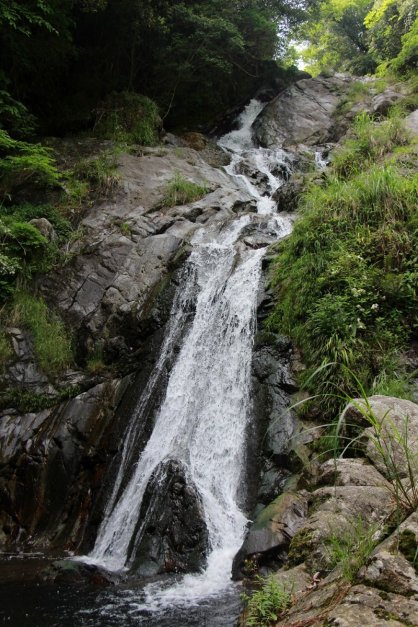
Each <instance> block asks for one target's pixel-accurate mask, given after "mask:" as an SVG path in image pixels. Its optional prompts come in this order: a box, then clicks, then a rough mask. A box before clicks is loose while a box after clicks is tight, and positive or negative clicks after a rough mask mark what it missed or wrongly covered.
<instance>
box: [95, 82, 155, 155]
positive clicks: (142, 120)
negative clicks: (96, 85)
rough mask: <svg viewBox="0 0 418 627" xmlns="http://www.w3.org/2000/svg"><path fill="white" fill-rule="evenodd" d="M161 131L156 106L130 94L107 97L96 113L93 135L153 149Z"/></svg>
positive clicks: (147, 99) (149, 101)
mask: <svg viewBox="0 0 418 627" xmlns="http://www.w3.org/2000/svg"><path fill="white" fill-rule="evenodd" d="M160 127H161V118H160V116H159V114H158V106H157V105H156V104H155V102H153V101H152V100H151V99H150V98H146V97H145V96H140V95H139V94H135V93H132V92H122V93H119V94H118V93H113V94H110V95H109V96H108V97H107V98H106V100H105V101H104V102H102V103H101V104H100V106H99V107H98V108H97V109H96V123H95V126H94V131H95V134H96V135H98V136H99V137H103V138H104V139H112V140H114V141H118V142H125V143H127V144H142V145H145V146H152V145H154V144H156V143H157V142H158V135H159V129H160Z"/></svg>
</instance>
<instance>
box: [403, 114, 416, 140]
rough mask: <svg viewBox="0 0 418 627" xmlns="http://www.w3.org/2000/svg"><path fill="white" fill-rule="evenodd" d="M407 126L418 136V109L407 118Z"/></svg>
mask: <svg viewBox="0 0 418 627" xmlns="http://www.w3.org/2000/svg"><path fill="white" fill-rule="evenodd" d="M405 126H406V128H407V129H409V130H410V131H411V133H413V134H414V135H418V109H415V111H412V113H410V114H409V115H408V116H407V117H406V118H405Z"/></svg>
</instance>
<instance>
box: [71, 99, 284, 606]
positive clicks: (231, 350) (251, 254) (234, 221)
mask: <svg viewBox="0 0 418 627" xmlns="http://www.w3.org/2000/svg"><path fill="white" fill-rule="evenodd" d="M263 106H264V105H263V104H261V103H259V102H258V101H251V103H250V104H249V105H248V107H247V108H246V109H245V110H244V112H243V114H242V115H241V116H240V120H239V122H240V128H239V129H238V130H237V131H233V132H231V133H229V134H228V135H225V136H224V137H223V138H222V139H221V140H220V142H219V143H220V145H221V146H222V147H223V148H224V149H227V150H228V151H230V152H231V153H232V161H231V165H230V166H228V168H226V169H227V171H228V172H229V173H230V174H231V175H232V176H235V177H237V178H239V179H240V180H241V181H242V183H243V185H245V187H246V188H247V189H248V190H249V191H250V192H251V194H252V195H253V196H254V198H256V200H257V205H258V213H259V214H260V213H261V214H273V213H274V212H273V209H274V203H273V201H271V200H270V198H269V197H268V196H266V197H264V196H262V194H261V193H260V192H259V191H258V189H257V187H256V186H255V185H254V184H253V183H251V182H250V181H249V180H248V178H247V177H246V176H244V175H242V174H240V173H239V164H240V161H242V160H245V159H246V158H248V156H249V155H250V154H251V156H252V158H253V160H254V161H255V163H256V165H257V168H258V169H259V171H260V172H262V173H263V174H264V175H265V180H267V183H268V188H269V192H270V193H271V192H273V191H274V190H275V189H276V188H277V187H278V186H279V185H280V184H281V182H282V180H281V179H280V177H278V176H275V175H274V174H273V173H272V170H273V169H274V168H276V169H277V165H282V166H285V167H289V166H290V164H291V158H290V157H289V156H288V155H286V153H284V152H283V151H268V150H263V149H256V148H254V146H253V142H252V138H251V125H252V123H253V121H254V120H255V118H256V116H257V115H258V113H259V112H260V111H261V110H262V108H263ZM260 221H261V218H260V216H257V215H255V214H244V215H242V216H240V217H234V218H231V221H230V222H229V224H227V225H225V226H223V227H222V228H221V227H218V232H217V234H216V235H215V236H213V234H212V231H209V230H208V229H207V228H205V227H204V226H203V227H202V228H201V229H199V230H198V231H197V232H196V234H195V236H194V238H193V240H192V245H193V250H192V253H191V255H190V257H189V260H188V262H187V264H186V268H185V272H184V275H183V281H182V283H181V285H180V287H179V289H178V292H177V296H176V298H175V301H174V305H173V309H172V313H171V322H170V324H169V326H168V330H167V333H166V338H165V341H164V344H163V348H162V352H161V356H160V358H159V360H158V362H157V365H156V368H155V371H154V373H153V375H152V376H151V377H150V380H149V382H148V385H147V388H146V390H145V392H144V394H143V396H142V398H141V400H140V401H139V405H138V407H137V410H136V413H135V416H134V418H133V421H132V424H131V426H130V427H129V428H128V430H127V433H126V436H125V442H124V445H123V450H122V457H121V459H122V461H121V464H120V468H119V474H118V476H117V478H116V481H115V485H114V487H113V490H112V494H111V497H110V499H109V501H108V504H107V508H106V512H105V517H104V520H103V522H102V524H101V526H100V529H99V532H98V535H97V539H96V543H95V546H94V548H93V550H92V552H91V554H90V556H88V559H89V560H90V561H92V562H95V563H99V564H101V565H103V566H105V567H106V568H108V569H110V570H121V569H123V568H129V565H130V563H129V547H130V544H131V539H132V536H133V534H134V533H136V531H135V530H137V529H138V520H137V517H138V512H139V511H140V506H141V502H142V499H143V496H144V493H145V490H146V487H147V485H148V483H149V481H150V479H151V477H152V475H153V472H154V471H155V470H156V469H157V467H159V466H160V464H161V463H162V462H164V461H167V460H170V459H175V460H178V461H180V462H181V463H182V465H183V467H184V468H185V469H186V473H187V475H188V478H189V479H190V481H191V482H192V483H193V484H194V485H195V487H196V488H197V491H198V493H199V495H200V498H201V501H202V505H203V509H204V515H205V522H206V525H207V528H208V534H209V543H210V552H209V555H208V560H207V566H206V569H205V571H204V572H203V573H200V574H198V575H186V576H185V577H184V578H183V579H182V581H181V582H179V583H176V584H175V585H173V586H171V587H169V588H165V589H161V588H160V587H159V586H158V585H156V584H152V585H150V586H148V588H147V590H146V596H147V602H148V607H150V606H152V605H153V604H154V605H157V606H161V605H167V604H172V603H185V602H189V603H190V602H194V601H196V600H197V599H201V598H202V597H205V596H208V595H213V594H216V593H218V592H220V591H222V590H224V589H225V588H226V587H227V586H228V584H229V580H230V571H231V565H232V560H233V557H234V555H235V554H236V552H237V551H238V549H239V547H240V545H241V543H242V541H243V537H244V533H245V528H246V524H247V519H246V517H245V516H244V514H243V512H242V511H241V510H240V508H239V506H238V494H239V488H240V478H241V475H242V471H243V461H244V456H245V434H246V428H247V423H248V420H249V418H250V414H251V411H250V410H251V407H250V383H251V382H250V369H251V351H252V340H253V333H254V327H255V313H256V303H257V292H258V285H259V281H260V275H261V259H262V257H263V255H264V253H265V248H260V249H258V250H253V249H251V248H248V247H246V246H245V245H244V244H243V243H242V242H240V235H241V233H242V232H243V230H244V229H245V228H246V227H248V226H249V225H252V226H253V227H254V228H257V225H258V224H259V223H260ZM264 222H265V220H264ZM268 228H269V229H270V230H273V232H274V233H275V235H276V236H277V237H278V238H279V237H281V236H284V235H286V234H287V233H289V232H290V230H291V220H290V218H289V217H287V216H278V215H271V217H270V218H269V220H268ZM193 298H194V299H195V314H194V318H193V321H192V323H191V325H190V327H189V329H188V331H187V332H186V334H185V337H184V339H183V342H182V346H181V350H180V352H179V354H178V357H177V359H176V361H175V363H174V365H173V367H172V370H171V373H170V377H169V381H168V385H167V390H166V393H165V397H164V400H163V401H162V403H161V406H160V408H159V409H158V412H157V415H156V418H155V425H154V429H153V432H152V435H151V437H150V438H149V441H148V443H147V444H146V446H145V448H144V450H143V452H142V454H141V455H140V457H139V459H137V460H136V462H135V464H136V465H135V468H134V470H133V471H132V470H131V471H130V472H131V476H130V478H129V481H127V482H126V480H125V481H124V475H125V473H126V472H127V471H128V465H129V464H131V463H132V462H131V459H132V453H133V451H134V448H135V446H134V441H135V436H136V429H137V427H136V420H135V418H138V417H139V416H140V415H141V412H142V411H143V408H144V407H145V405H146V403H147V402H148V400H149V397H150V394H151V392H152V388H153V386H154V385H155V383H156V381H157V380H158V377H159V375H160V372H161V369H162V367H163V364H164V362H165V359H166V357H167V354H168V352H169V351H170V346H171V344H172V343H173V340H174V338H176V337H177V338H178V337H179V335H180V331H181V329H182V328H183V323H182V317H183V316H182V314H183V311H184V309H185V308H186V309H187V307H188V303H189V302H190V301H191V300H192V299H193ZM124 483H126V485H125V486H124V488H123V490H122V485H123V484H124ZM83 559H86V558H83Z"/></svg>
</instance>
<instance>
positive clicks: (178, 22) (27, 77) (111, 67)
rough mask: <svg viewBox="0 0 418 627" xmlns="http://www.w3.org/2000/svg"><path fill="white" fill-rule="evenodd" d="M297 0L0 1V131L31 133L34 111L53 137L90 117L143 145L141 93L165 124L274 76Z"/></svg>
mask: <svg viewBox="0 0 418 627" xmlns="http://www.w3.org/2000/svg"><path fill="white" fill-rule="evenodd" d="M306 4H307V3H305V2H304V1H302V2H298V3H295V2H292V1H291V0H285V1H283V0H271V1H269V2H265V1H264V0H252V1H251V2H245V3H239V4H238V5H237V4H236V3H225V2H221V0H204V1H200V0H189V1H188V2H184V1H183V0H176V1H175V2H171V1H168V0H157V1H155V0H138V1H136V2H132V1H131V0H77V2H69V1H66V2H48V3H47V2H44V1H43V0H21V1H19V2H17V1H16V0H11V1H9V0H0V43H1V48H2V58H1V61H0V116H1V117H2V119H3V118H4V122H3V123H4V124H5V129H6V130H8V131H9V132H10V133H11V134H12V135H13V136H15V133H17V132H19V133H21V132H22V131H24V130H26V131H29V132H31V130H33V128H34V121H35V120H34V118H33V115H34V116H36V118H37V121H38V122H39V124H40V127H41V130H42V132H43V133H45V132H46V133H48V134H55V135H57V134H62V133H64V132H68V131H69V132H74V131H78V130H84V129H85V128H88V127H90V126H91V124H92V122H94V118H95V121H96V129H97V130H100V133H101V134H103V135H106V136H112V137H115V135H116V136H118V138H120V137H121V136H123V137H124V141H125V140H127V141H131V139H132V140H133V141H135V142H139V143H152V142H154V141H155V139H156V130H157V128H156V126H157V127H158V124H157V125H156V124H155V123H156V121H157V114H156V106H155V105H154V104H153V102H151V101H154V102H156V105H157V106H158V108H159V110H160V112H161V114H162V115H163V116H164V118H165V120H166V121H167V122H168V123H170V122H171V123H172V124H176V125H182V124H184V123H188V124H190V121H191V120H193V123H195V124H196V123H199V122H200V123H201V122H204V121H207V120H209V119H212V120H213V119H214V118H215V117H216V116H217V115H219V114H222V113H223V112H224V111H226V110H227V109H228V108H230V107H231V106H234V105H235V106H236V105H237V104H239V103H240V102H242V101H243V100H245V98H247V97H249V96H250V95H251V94H252V93H254V91H255V90H256V89H257V87H259V86H260V85H261V84H263V83H265V82H266V81H269V80H270V81H271V82H273V81H274V79H275V78H277V77H282V76H286V74H287V72H286V71H285V70H283V69H281V68H280V67H279V66H278V65H277V63H276V62H275V61H274V60H273V59H274V58H275V55H277V54H278V53H280V54H281V55H283V54H284V52H285V47H286V41H287V39H288V37H289V35H290V29H291V28H292V27H293V26H295V25H296V24H298V23H299V22H300V21H302V20H303V19H304V15H305V11H304V9H305V6H306ZM278 25H280V28H278V27H277V26H278ZM45 95H47V97H45ZM126 105H128V107H126ZM25 107H26V108H27V109H28V110H29V111H30V113H31V114H32V117H30V118H29V117H28V116H27V115H26V110H27V109H26V110H25ZM93 112H95V115H94V113H93ZM92 113H93V115H92ZM132 114H134V115H132ZM137 114H138V115H137Z"/></svg>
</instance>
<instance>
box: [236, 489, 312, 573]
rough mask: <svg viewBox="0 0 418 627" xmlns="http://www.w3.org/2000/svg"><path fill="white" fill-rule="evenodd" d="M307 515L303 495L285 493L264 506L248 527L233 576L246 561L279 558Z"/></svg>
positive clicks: (305, 500)
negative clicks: (265, 556) (265, 555)
mask: <svg viewBox="0 0 418 627" xmlns="http://www.w3.org/2000/svg"><path fill="white" fill-rule="evenodd" d="M307 512H308V498H307V495H306V494H304V493H301V492H299V493H297V494H296V493H292V492H285V493H284V494H282V495H280V496H279V497H277V498H276V499H275V500H274V501H273V502H272V503H270V505H268V506H267V507H265V508H264V509H263V510H262V511H261V512H260V513H259V515H258V516H257V518H256V520H255V522H254V523H253V524H252V525H251V527H250V530H249V532H248V535H247V537H246V539H245V541H244V544H243V545H242V547H241V549H240V551H239V553H238V554H237V556H236V558H235V561H234V567H233V573H234V575H235V576H237V575H238V574H239V572H240V571H241V570H242V569H244V571H245V565H246V564H245V563H246V561H247V560H248V559H251V560H252V561H257V562H258V563H259V564H260V563H262V561H263V559H265V558H264V556H263V555H262V554H265V553H267V554H270V555H268V556H267V557H268V558H279V559H280V558H282V560H283V556H285V554H286V552H285V550H286V549H287V547H288V546H289V543H290V541H291V539H292V538H293V536H294V535H295V533H296V532H297V530H298V529H299V528H300V527H301V526H302V524H303V522H304V519H305V517H306V515H307Z"/></svg>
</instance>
